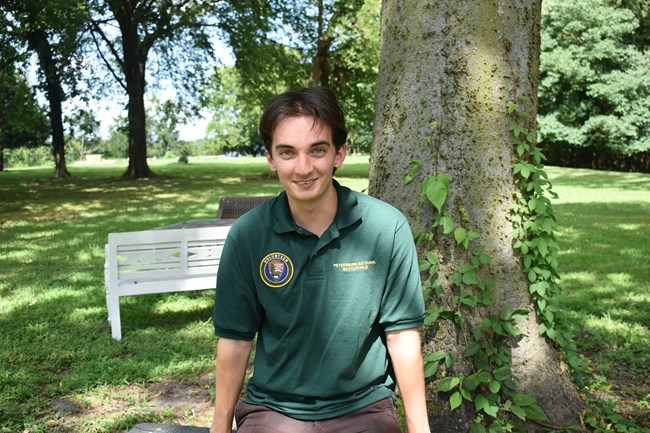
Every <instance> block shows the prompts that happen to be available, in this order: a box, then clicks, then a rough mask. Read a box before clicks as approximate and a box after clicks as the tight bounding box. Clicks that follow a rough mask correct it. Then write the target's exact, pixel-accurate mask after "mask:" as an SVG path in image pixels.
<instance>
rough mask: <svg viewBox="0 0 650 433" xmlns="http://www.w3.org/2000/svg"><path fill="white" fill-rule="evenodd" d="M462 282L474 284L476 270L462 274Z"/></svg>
mask: <svg viewBox="0 0 650 433" xmlns="http://www.w3.org/2000/svg"><path fill="white" fill-rule="evenodd" d="M463 283H465V284H468V285H471V284H476V272H468V273H466V274H463Z"/></svg>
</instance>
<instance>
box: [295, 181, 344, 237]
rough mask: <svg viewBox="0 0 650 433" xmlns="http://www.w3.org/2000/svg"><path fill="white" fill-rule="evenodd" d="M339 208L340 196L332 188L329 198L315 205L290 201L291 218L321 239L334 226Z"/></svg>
mask: <svg viewBox="0 0 650 433" xmlns="http://www.w3.org/2000/svg"><path fill="white" fill-rule="evenodd" d="M337 208H338V194H337V193H336V189H335V188H332V189H331V191H330V193H328V195H327V197H324V198H323V199H321V200H319V201H318V202H315V203H309V202H292V200H289V209H290V210H291V216H292V217H293V220H294V221H295V223H296V224H298V225H299V226H300V227H302V228H304V229H306V230H309V231H310V232H312V233H314V234H315V235H316V236H318V237H321V236H322V235H323V233H325V230H327V228H328V227H329V226H330V225H331V224H332V222H333V221H334V217H335V216H336V210H337Z"/></svg>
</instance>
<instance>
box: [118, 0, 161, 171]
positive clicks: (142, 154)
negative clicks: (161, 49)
mask: <svg viewBox="0 0 650 433" xmlns="http://www.w3.org/2000/svg"><path fill="white" fill-rule="evenodd" d="M112 4H113V6H112V8H113V14H114V15H115V18H116V19H117V21H118V23H119V25H120V31H121V34H122V49H123V53H124V58H123V61H122V70H123V72H124V78H125V81H126V91H127V93H128V95H129V105H128V118H129V166H128V168H127V169H126V172H125V173H124V177H125V178H128V179H138V178H144V177H153V176H154V173H153V172H152V171H151V170H150V169H149V165H148V164H147V132H146V122H145V119H146V112H145V107H144V92H145V84H146V81H145V65H146V60H147V54H148V50H149V48H148V46H145V44H143V43H142V41H141V40H140V36H139V35H138V28H137V22H136V20H135V19H134V17H133V9H132V8H131V5H130V4H129V2H126V1H117V2H113V3H112Z"/></svg>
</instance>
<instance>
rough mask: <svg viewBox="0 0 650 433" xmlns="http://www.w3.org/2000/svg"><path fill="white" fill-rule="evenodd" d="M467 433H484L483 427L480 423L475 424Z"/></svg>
mask: <svg viewBox="0 0 650 433" xmlns="http://www.w3.org/2000/svg"><path fill="white" fill-rule="evenodd" d="M469 433H486V430H485V427H484V426H483V424H481V423H480V422H475V423H474V424H473V425H472V428H471V429H469Z"/></svg>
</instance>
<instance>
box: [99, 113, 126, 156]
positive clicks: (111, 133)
mask: <svg viewBox="0 0 650 433" xmlns="http://www.w3.org/2000/svg"><path fill="white" fill-rule="evenodd" d="M102 155H103V156H104V158H128V156H129V120H128V119H127V118H126V117H124V116H118V117H117V118H116V119H115V122H114V123H113V125H111V127H110V128H109V130H108V138H107V139H106V141H104V142H103V146H102Z"/></svg>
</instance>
